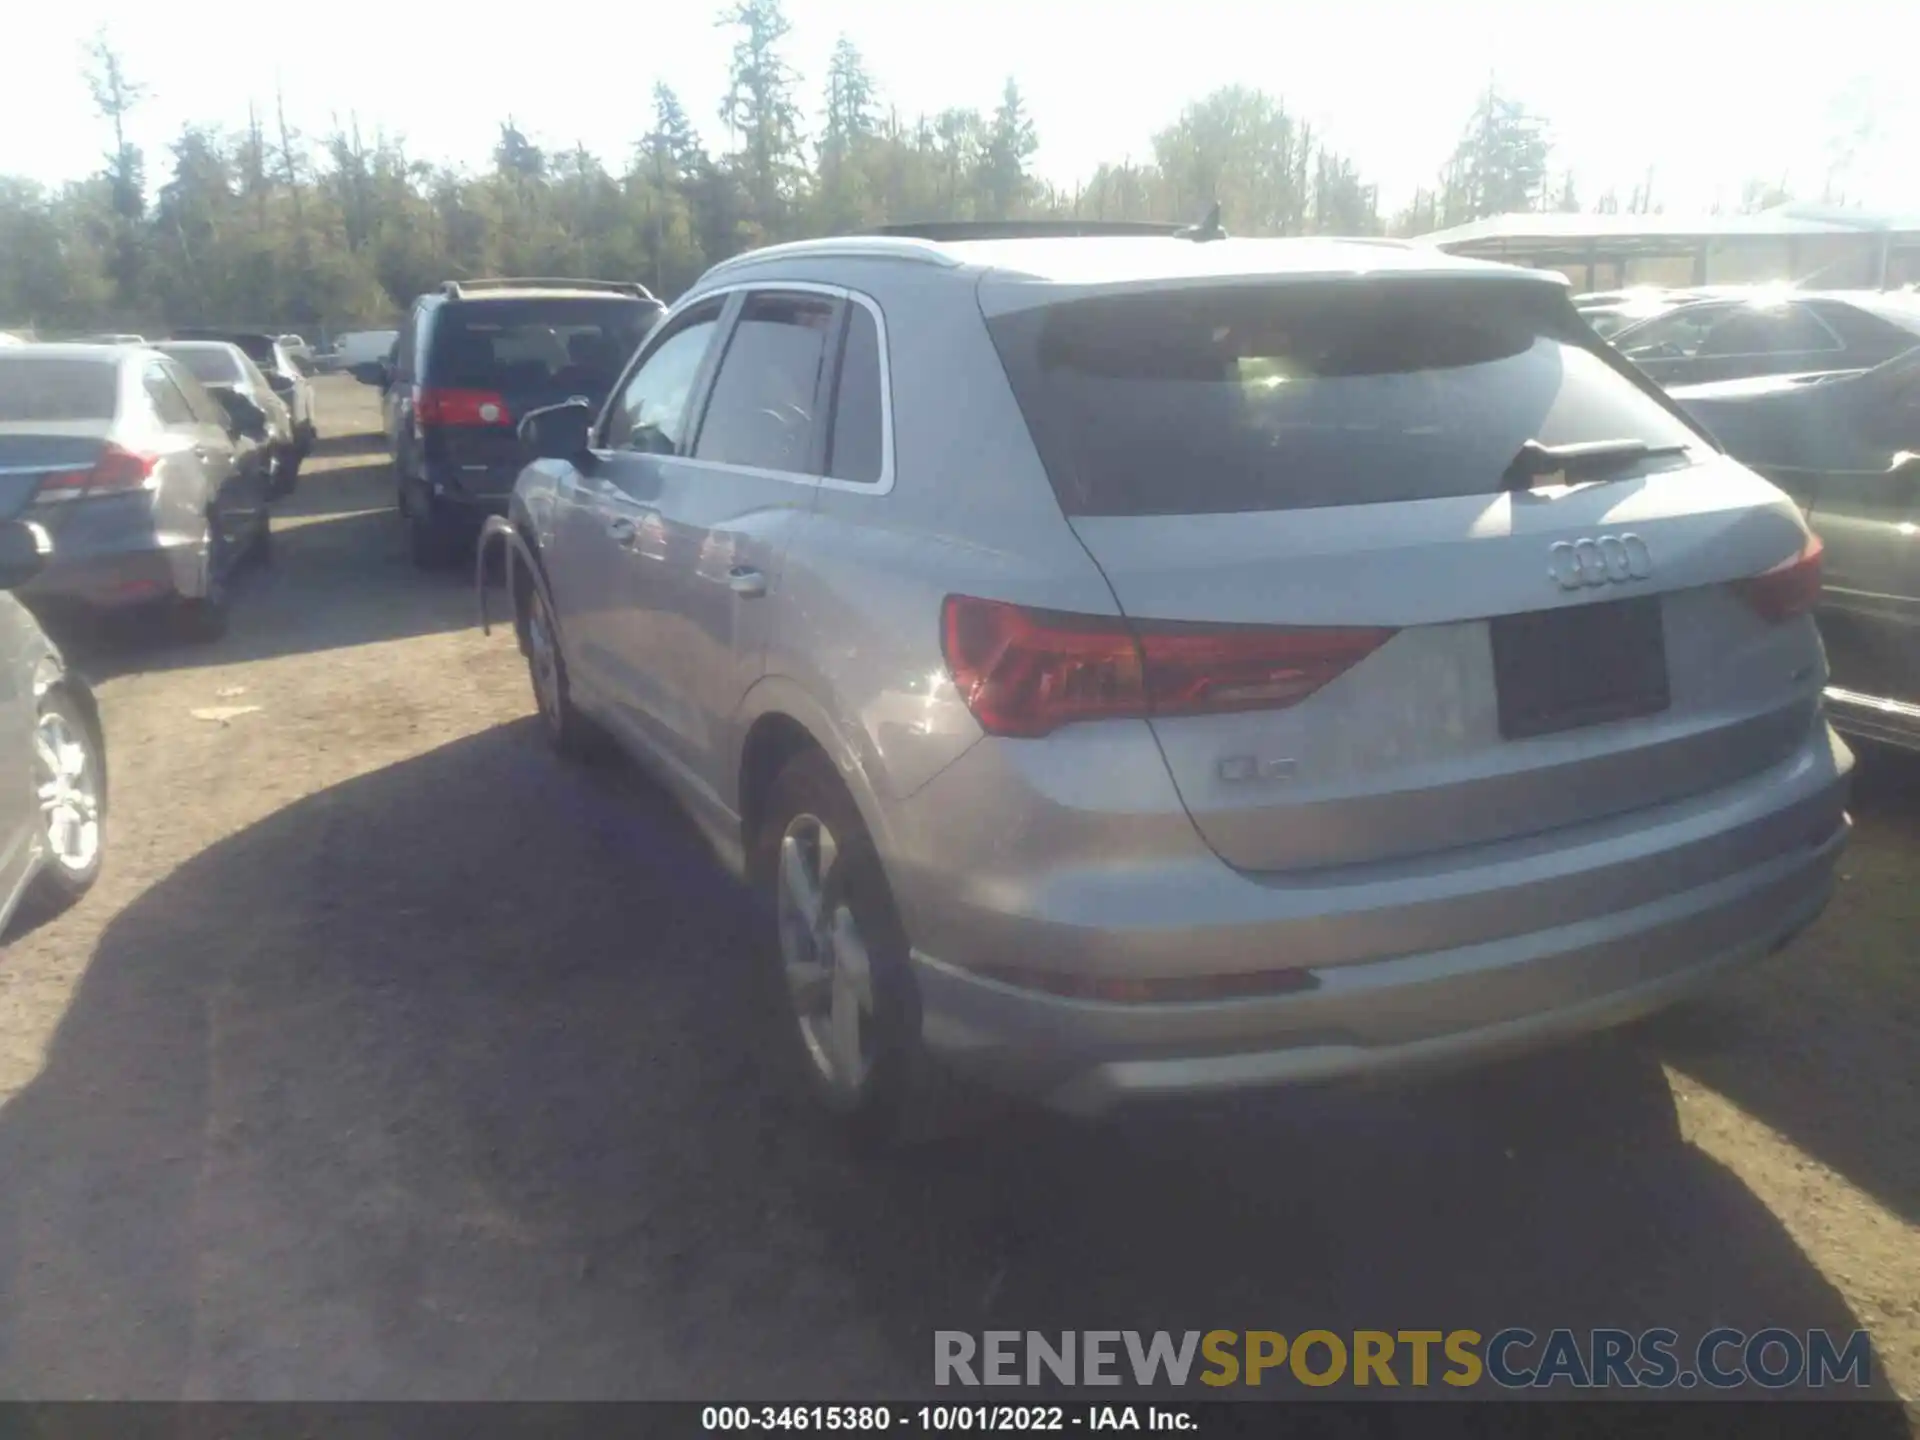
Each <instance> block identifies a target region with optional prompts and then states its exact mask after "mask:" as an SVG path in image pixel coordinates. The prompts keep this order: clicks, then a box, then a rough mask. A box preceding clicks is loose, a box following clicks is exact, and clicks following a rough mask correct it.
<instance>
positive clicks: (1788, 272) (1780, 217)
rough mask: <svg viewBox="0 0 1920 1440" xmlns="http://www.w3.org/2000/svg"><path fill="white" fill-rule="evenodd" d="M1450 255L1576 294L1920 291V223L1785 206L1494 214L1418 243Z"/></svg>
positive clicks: (1907, 217) (1910, 217)
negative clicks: (1711, 289) (1560, 277)
mask: <svg viewBox="0 0 1920 1440" xmlns="http://www.w3.org/2000/svg"><path fill="white" fill-rule="evenodd" d="M1420 239H1421V240H1422V241H1424V242H1425V243H1427V244H1430V245H1437V246H1439V247H1440V248H1441V249H1442V250H1446V251H1449V252H1451V253H1452V254H1455V255H1472V256H1476V257H1478V258H1480V259H1484V260H1504V261H1507V262H1508V263H1510V264H1514V265H1528V266H1531V267H1533V268H1534V269H1540V270H1558V271H1560V272H1561V273H1562V274H1564V275H1565V276H1566V277H1567V278H1568V279H1569V280H1570V281H1572V282H1573V288H1574V289H1575V290H1576V291H1581V292H1590V291H1595V290H1624V289H1627V288H1629V287H1631V286H1638V285H1654V286H1689V285H1750V284H1765V283H1767V282H1769V281H1794V282H1797V283H1801V284H1807V285H1815V286H1819V287H1820V288H1822V289H1830V290H1861V289H1864V290H1892V289H1898V288H1900V287H1901V286H1905V285H1912V284H1915V283H1917V282H1920V215H1905V216H1892V215H1876V214H1873V213H1871V212H1869V211H1864V210H1842V209H1837V208H1833V207H1825V206H1818V205H1801V204H1787V205H1781V206H1778V207H1776V208H1775V209H1772V210H1763V211H1761V212H1759V213H1758V214H1754V215H1699V216H1691V217H1689V216H1680V215H1619V214H1614V215H1567V214H1558V213H1543V214H1531V213H1530V214H1519V215H1495V216H1492V217H1490V218H1488V219H1486V220H1475V221H1473V222H1472V223H1470V224H1466V225H1456V226H1454V227H1453V228H1452V229H1449V230H1436V231H1434V232H1432V233H1431V234H1427V235H1422V236H1421V237H1420Z"/></svg>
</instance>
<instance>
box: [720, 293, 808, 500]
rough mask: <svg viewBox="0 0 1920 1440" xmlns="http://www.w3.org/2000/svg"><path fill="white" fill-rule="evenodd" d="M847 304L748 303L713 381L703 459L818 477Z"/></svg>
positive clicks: (757, 297)
mask: <svg viewBox="0 0 1920 1440" xmlns="http://www.w3.org/2000/svg"><path fill="white" fill-rule="evenodd" d="M840 303H841V302H840V301H838V300H835V299H832V298H831V297H828V296H823V295H812V294H804V295H802V294H790V293H782V292H777V291H759V292H755V293H753V294H750V295H749V296H748V297H747V299H746V301H745V303H744V304H743V305H742V306H741V308H740V318H739V320H738V322H737V323H736V324H735V325H734V327H733V334H732V335H731V337H730V338H729V339H728V341H727V351H726V355H725V357H724V358H723V359H722V360H721V361H720V371H719V374H717V375H716V376H715V377H714V381H713V394H712V397H711V398H710V399H709V400H708V402H707V413H706V418H705V419H704V420H703V421H702V422H701V425H700V438H699V439H698V440H697V441H695V443H694V447H693V455H694V458H695V459H696V460H711V461H713V462H715V463H716V464H721V465H742V466H749V467H751V468H754V469H758V470H780V471H786V472H789V473H793V474H802V475H817V474H818V473H819V468H818V464H819V461H818V454H819V451H818V447H819V445H820V443H821V441H822V440H823V439H824V436H823V435H822V432H821V428H820V423H819V414H820V408H821V406H820V392H821V379H822V374H823V370H824V367H825V363H826V358H827V341H828V339H829V338H830V337H831V336H832V335H833V331H834V322H835V320H836V318H837V316H838V312H839V306H840Z"/></svg>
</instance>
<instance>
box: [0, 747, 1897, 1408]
mask: <svg viewBox="0 0 1920 1440" xmlns="http://www.w3.org/2000/svg"><path fill="white" fill-rule="evenodd" d="M759 923H760V922H759V919H758V916H757V912H756V910H755V909H754V907H752V906H750V905H747V904H745V903H743V897H742V896H741V895H740V894H739V892H738V891H737V890H736V889H735V888H734V887H733V886H732V884H731V882H729V881H727V880H726V879H724V878H723V877H722V876H721V875H720V874H719V872H718V871H717V870H716V869H714V868H713V867H712V866H711V864H710V863H709V862H708V861H707V860H706V858H705V857H704V855H703V854H702V852H701V851H700V850H699V849H698V848H697V844H696V842H695V841H694V840H693V839H692V837H691V836H690V834H689V833H688V830H687V827H686V826H685V824H684V822H683V821H682V820H681V819H680V818H679V816H678V815H677V813H676V812H674V811H673V810H672V809H671V807H670V806H668V804H667V803H666V802H665V801H664V800H663V799H662V798H661V797H660V796H659V795H658V794H657V793H656V792H654V791H652V790H651V789H649V788H647V787H645V786H644V785H642V784H640V783H639V782H638V781H637V780H635V779H634V778H633V777H632V776H631V775H629V774H628V773H627V772H625V771H621V770H614V771H610V772H609V771H585V770H579V769H573V768H568V767H563V766H561V765H559V764H558V763H556V762H554V761H552V760H551V759H550V758H549V757H548V756H547V754H546V752H545V751H544V750H543V749H542V747H541V745H540V742H539V739H538V735H537V731H536V729H535V727H534V725H533V724H532V723H531V722H519V723H516V724H513V725H509V726H505V727H501V728H498V729H495V730H491V731H487V732H484V733H482V734H479V735H477V736H474V737H472V738H469V739H466V740H462V741H459V742H456V743H453V744H450V745H447V746H445V747H443V748H441V749H439V750H436V751H433V752H431V753H429V754H427V755H425V756H422V757H420V758H419V759H417V760H413V761H409V762H407V763H404V764H400V765H396V766H394V767H391V768H389V769H386V770H383V771H379V772H376V773H373V774H370V775H367V776H364V777H361V778H359V779H356V780H353V781H351V782H348V783H346V784H342V785H339V786H337V787H335V788H333V789H331V790H327V791H323V792H320V793H318V794H315V795H312V796H310V797H308V798H307V799H305V800H302V801H300V802H299V803H297V804H295V805H292V806H290V807H288V808H287V809H285V810H283V811H280V812H279V813H277V814H275V815H273V816H272V817H271V818H269V819H267V820H265V821H263V822H261V823H259V824H257V825H255V826H253V827H252V828H250V829H248V830H245V831H243V832H241V833H239V834H236V835H234V836H232V837H231V838H229V839H227V840H225V841H223V842H221V843H219V844H217V845H215V846H213V847H212V848H210V849H208V850H207V851H205V852H203V853H202V854H200V855H199V856H198V857H196V858H195V859H193V860H192V861H190V862H189V863H188V864H186V865H184V866H182V867H181V868H180V869H179V870H177V871H175V872H174V873H173V874H172V875H170V876H169V877H168V878H167V879H166V880H165V881H163V882H162V883H160V884H158V885H156V886H155V887H154V888H153V889H151V890H150V891H148V892H147V893H146V894H145V895H144V896H142V897H141V898H139V899H138V900H136V901H135V902H133V903H132V904H131V905H129V906H128V907H127V908H126V909H125V910H124V911H123V912H122V913H121V914H120V915H119V916H118V917H117V918H116V919H115V920H114V921H113V922H112V923H111V924H110V925H109V927H108V928H107V930H106V931H105V933H104V934H103V936H102V938H101V940H100V943H99V945H98V948H97V950H96V953H95V954H94V955H93V957H92V959H91V962H90V964H89V966H88V969H87V971H86V974H85V975H84V977H83V979H82V980H81V982H80V983H79V986H78V990H77V993H76V995H75V997H74V1000H73V1002H72V1005H71V1008H70V1010H69V1012H68V1014H67V1016H66V1017H65V1019H64V1021H63V1023H62V1024H61V1026H60V1028H59V1031H58V1033H57V1035H56V1037H55V1039H54V1041H53V1043H52V1046H51V1049H50V1053H49V1055H48V1057H47V1060H46V1065H45V1068H44V1071H43V1073H42V1074H41V1075H40V1076H39V1077H38V1078H37V1079H36V1080H35V1081H34V1082H33V1083H32V1084H31V1085H30V1086H29V1087H28V1088H27V1089H26V1090H25V1091H23V1092H22V1093H21V1094H20V1095H19V1097H18V1098H16V1099H15V1100H14V1101H13V1102H12V1103H11V1104H9V1105H7V1106H6V1108H5V1109H4V1110H0V1175H4V1176H5V1177H6V1183H5V1186H4V1187H0V1391H4V1392H6V1393H12V1394H29V1393H31V1394H73V1393H81V1392H86V1393H92V1394H97V1395H103V1396H106V1395H129V1394H131V1395H158V1396H170V1395H179V1394H182V1393H185V1394H188V1395H190V1396H200V1397H205V1396H251V1397H263V1398H268V1397H301V1396H305V1397H319V1398H328V1397H332V1398H338V1397H343V1396H355V1397H367V1396H402V1395H406V1396H449V1397H451V1396H467V1397H510V1396H511V1397H587V1396H608V1397H615V1396H656V1397H658V1396H668V1395H680V1396H705V1397H706V1398H709V1399H711V1398H713V1397H714V1396H716V1395H726V1396H728V1397H740V1398H746V1397H749V1396H778V1397H786V1398H797V1397H802V1396H816V1397H841V1398H845V1397H847V1396H852V1395H893V1396H907V1395H912V1394H916V1393H926V1392H927V1391H928V1390H929V1386H930V1378H931V1376H930V1372H931V1356H932V1350H933V1340H932V1332H933V1331H934V1330H935V1329H937V1328H955V1329H965V1330H973V1331H978V1330H983V1329H987V1328H1005V1329H1024V1328H1034V1329H1043V1330H1059V1329H1064V1328H1085V1327H1114V1328H1122V1329H1124V1328H1141V1329H1148V1330H1152V1329H1158V1328H1167V1329H1173V1330H1183V1329H1188V1328H1197V1329H1202V1330H1205V1329H1211V1328H1216V1327H1219V1328H1230V1329H1250V1328H1271V1329H1275V1330H1279V1331H1282V1332H1287V1333H1297V1332H1298V1331H1300V1330H1302V1329H1306V1328H1312V1327H1324V1328H1329V1329H1333V1330H1336V1331H1339V1330H1342V1329H1347V1328H1351V1327H1370V1328H1381V1329H1387V1330H1394V1329H1399V1328H1405V1327H1413V1326H1431V1327H1436V1328H1441V1329H1452V1328H1457V1327H1463V1326H1464V1327H1472V1328H1476V1329H1479V1330H1481V1331H1483V1332H1490V1331H1492V1330H1494V1329H1497V1328H1500V1327H1502V1326H1506V1325H1529V1326H1532V1327H1534V1328H1536V1329H1541V1330H1544V1329H1546V1328H1550V1327H1552V1326H1555V1325H1569V1326H1576V1327H1585V1326H1588V1325H1613V1326H1623V1327H1627V1328H1631V1329H1639V1328H1641V1327H1644V1326H1654V1325H1660V1326H1669V1327H1672V1328H1674V1329H1676V1330H1678V1331H1680V1332H1681V1333H1682V1334H1683V1335H1685V1336H1689V1337H1693V1336H1697V1335H1698V1334H1699V1333H1700V1332H1701V1331H1703V1330H1705V1329H1706V1328H1708V1327H1709V1326H1712V1325H1716V1324H1727V1325H1736V1326H1742V1327H1745V1328H1747V1329H1750V1330H1751V1329H1757V1328H1760V1327H1761V1326H1763V1325H1784V1326H1789V1327H1792V1328H1796V1329H1799V1328H1804V1327H1809V1326H1825V1327H1829V1328H1832V1329H1835V1330H1837V1331H1841V1332H1847V1331H1850V1330H1852V1329H1853V1328H1854V1325H1855V1322H1854V1320H1853V1318H1852V1317H1851V1316H1850V1315H1849V1313H1848V1310H1847V1307H1846V1305H1845V1304H1844V1302H1843V1301H1842V1299H1841V1297H1840V1296H1839V1295H1838V1294H1837V1293H1836V1292H1835V1291H1834V1290H1833V1289H1832V1288H1831V1287H1829V1286H1828V1285H1827V1283H1826V1282H1825V1281H1824V1280H1823V1279H1822V1278H1821V1277H1820V1276H1819V1275H1818V1274H1817V1273H1816V1272H1815V1271H1814V1270H1813V1269H1812V1267H1811V1266H1810V1265H1809V1264H1808V1262H1807V1261H1806V1259H1805V1258H1804V1257H1803V1256H1802V1255H1801V1253H1800V1252H1799V1250H1798V1249H1796V1247H1795V1246H1794V1245H1793V1244H1792V1242H1791V1241H1790V1240H1789V1238H1788V1237H1787V1236H1786V1235H1785V1234H1784V1233H1783V1232H1782V1231H1781V1229H1780V1228H1779V1226H1778V1225H1777V1224H1776V1223H1775V1222H1774V1220H1773V1219H1772V1218H1771V1217H1770V1216H1769V1214H1768V1213H1767V1212H1766V1211H1765V1210H1764V1209H1763V1208H1762V1207H1761V1205H1760V1204H1759V1203H1758V1202H1757V1201H1756V1200H1755V1199H1754V1198H1753V1196H1752V1195H1751V1194H1750V1193H1749V1192H1748V1191H1747V1190H1746V1189H1745V1188H1744V1187H1743V1186H1742V1185H1741V1184H1740V1183H1739V1182H1738V1181H1737V1180H1736V1179H1735V1178H1734V1177H1733V1176H1732V1175H1731V1174H1730V1173H1729V1172H1727V1171H1726V1170H1724V1169H1722V1168H1721V1167H1720V1166H1719V1165H1717V1164H1715V1163H1714V1162H1713V1161H1711V1160H1710V1159H1708V1158H1707V1157H1706V1156H1704V1155H1703V1154H1701V1153H1700V1152H1699V1151H1697V1150H1695V1149H1693V1148H1691V1147H1689V1146H1687V1145H1685V1144H1684V1143H1682V1142H1681V1140H1680V1139H1679V1137H1678V1134H1677V1130H1676V1124H1675V1117H1674V1113H1673V1110H1672V1106H1671V1102H1670V1099H1669V1097H1668V1094H1667V1091H1666V1087H1665V1085H1664V1083H1663V1082H1662V1079H1661V1074H1660V1072H1659V1070H1658V1068H1657V1066H1656V1065H1655V1064H1654V1063H1653V1062H1651V1061H1650V1060H1648V1059H1645V1058H1641V1057H1639V1056H1637V1055H1636V1054H1635V1053H1633V1051H1632V1050H1631V1049H1630V1048H1626V1047H1617V1046H1611V1045H1596V1046H1589V1047H1585V1048H1582V1049H1579V1050H1576V1051H1571V1052H1566V1053H1563V1054H1560V1055H1557V1056H1553V1057H1547V1058H1545V1059H1543V1060H1540V1061H1535V1062H1529V1063H1527V1064H1524V1065H1519V1066H1511V1067H1507V1068H1504V1069H1501V1070H1498V1071H1493V1072H1489V1073H1485V1074H1481V1075H1479V1076H1477V1077H1474V1078H1472V1079H1469V1080H1465V1081H1460V1082H1454V1083H1449V1084H1444V1085H1442V1084H1429V1085H1427V1086H1425V1087H1422V1088H1420V1089H1417V1090H1416V1089H1409V1090H1401V1091H1389V1092H1377V1093H1344V1094H1340V1095H1338V1096H1335V1097H1328V1096H1322V1097H1317V1098H1316V1097H1298V1098H1296V1099H1294V1100H1292V1101H1289V1102H1287V1103H1285V1104H1278V1103H1267V1104H1247V1105H1240V1106H1237V1107H1229V1108H1222V1109H1217V1110H1212V1111H1208V1112H1204V1113H1200V1112H1184V1113H1181V1114H1178V1115H1171V1116H1169V1115H1147V1116H1141V1117H1138V1118H1136V1119H1135V1120H1133V1121H1131V1122H1129V1123H1126V1124H1115V1125H1106V1126H1098V1127H1091V1126H1079V1125H1074V1124H1069V1123H1064V1122H1060V1121H1056V1120H1053V1119H1050V1118H1047V1117H1044V1116H1039V1115H1034V1114H1024V1115H1020V1116H1017V1117H1014V1118H1012V1119H1005V1120H1001V1121H998V1122H996V1123H994V1124H993V1125H991V1126H990V1127H988V1128H986V1129H984V1130H982V1131H980V1132H977V1133H974V1134H972V1135H968V1136H963V1137H958V1138H954V1139H950V1140H947V1141H944V1142H942V1143H940V1144H938V1145H934V1146H929V1147H926V1148H923V1149H920V1150H917V1151H914V1152H912V1153H909V1154H906V1155H903V1156H898V1157H895V1158H893V1159H891V1160H889V1161H887V1162H884V1163H875V1162H867V1163H866V1164H865V1165H859V1164H856V1163H854V1162H853V1161H852V1160H851V1159H850V1158H849V1157H848V1156H847V1154H846V1152H845V1151H844V1150H842V1149H841V1148H840V1147H839V1146H838V1145H836V1144H834V1143H833V1142H832V1141H831V1140H830V1138H829V1137H828V1136H827V1135H826V1133H825V1132H823V1130H822V1129H821V1128H820V1127H819V1126H818V1125H816V1124H815V1123H814V1122H813V1121H812V1120H811V1119H810V1118H809V1116H808V1114H807V1112H805V1111H804V1110H803V1109H800V1108H798V1107H796V1106H795V1105H793V1104H792V1103H790V1099H789V1096H790V1093H791V1092H790V1091H789V1090H788V1089H786V1088H785V1085H784V1081H783V1078H782V1077H783V1076H784V1075H785V1074H786V1072H785V1071H784V1069H783V1068H782V1066H781V1065H780V1064H779V1063H778V1062H777V1061H776V1060H775V1059H773V1058H772V1057H773V1056H774V1055H775V1054H777V1053H779V1052H778V1047H777V1045H768V1044H767V1043H765V1037H767V1036H769V1035H772V1034H774V1033H775V1032H774V1031H773V1030H772V1029H771V1028H770V1027H769V1026H768V1025H767V1024H766V1022H765V1019H764V1017H765V1014H766V1011H765V1008H764V1003H763V1001H762V999H761V996H762V994H763V992H762V990H761V989H760V987H759V986H758V984H757V983H756V981H755V980H754V979H753V976H754V975H755V973H756V972H755V969H754V966H753V965H752V963H751V962H750V959H749V956H750V954H751V953H752V951H753V948H754V944H753V942H754V939H755V935H756V933H757V926H758V925H759ZM1834 1433H1842V1430H1841V1427H1840V1426H1839V1424H1838V1422H1837V1421H1836V1424H1835V1427H1834ZM1889 1433H1891V1432H1889Z"/></svg>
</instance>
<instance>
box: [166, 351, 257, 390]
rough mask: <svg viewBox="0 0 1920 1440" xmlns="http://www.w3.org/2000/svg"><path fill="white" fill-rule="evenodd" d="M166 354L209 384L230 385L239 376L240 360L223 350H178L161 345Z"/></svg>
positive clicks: (196, 377) (195, 376)
mask: <svg viewBox="0 0 1920 1440" xmlns="http://www.w3.org/2000/svg"><path fill="white" fill-rule="evenodd" d="M161 348H162V349H163V350H164V351H165V353H166V354H168V355H171V356H172V357H173V358H174V359H175V360H178V361H179V362H180V363H181V364H182V365H184V366H186V367H187V369H189V370H191V371H192V372H193V376H194V378H195V379H196V380H201V381H204V382H206V383H207V384H209V385H231V384H233V382H234V381H236V380H238V379H240V378H241V373H240V362H239V361H238V360H236V359H234V358H233V356H232V355H231V354H230V353H228V352H227V351H225V350H200V349H193V350H188V349H185V348H184V347H183V348H181V349H178V350H175V349H173V348H172V347H170V346H163V347H161Z"/></svg>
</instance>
